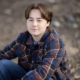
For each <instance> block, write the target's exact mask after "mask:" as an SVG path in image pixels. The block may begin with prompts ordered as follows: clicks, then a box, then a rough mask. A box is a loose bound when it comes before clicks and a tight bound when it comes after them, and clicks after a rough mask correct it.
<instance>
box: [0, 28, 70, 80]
mask: <svg viewBox="0 0 80 80" xmlns="http://www.w3.org/2000/svg"><path fill="white" fill-rule="evenodd" d="M15 57H18V64H19V65H20V66H22V67H23V68H24V69H25V70H26V71H27V72H29V71H31V70H32V71H31V72H30V73H29V74H28V75H24V76H23V77H22V79H21V80H49V79H50V78H53V80H71V76H70V68H69V61H68V56H67V53H66V50H65V45H64V42H63V41H62V39H61V38H60V37H59V35H58V34H57V32H56V31H55V30H54V29H50V30H46V31H45V33H44V35H43V36H42V38H41V40H40V41H39V42H38V44H37V45H36V46H35V48H34V46H33V39H32V36H31V35H30V34H29V32H28V31H25V32H22V33H20V35H19V36H18V38H17V39H16V40H14V41H13V42H12V43H11V44H9V45H7V46H6V47H5V48H4V49H3V50H0V59H12V58H15Z"/></svg>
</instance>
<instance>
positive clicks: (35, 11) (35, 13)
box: [29, 9, 42, 18]
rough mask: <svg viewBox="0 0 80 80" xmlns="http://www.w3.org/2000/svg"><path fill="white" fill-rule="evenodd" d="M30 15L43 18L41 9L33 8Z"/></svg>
mask: <svg viewBox="0 0 80 80" xmlns="http://www.w3.org/2000/svg"><path fill="white" fill-rule="evenodd" d="M29 17H32V18H37V17H38V18H42V16H41V12H40V10H39V9H32V10H31V11H30V14H29Z"/></svg>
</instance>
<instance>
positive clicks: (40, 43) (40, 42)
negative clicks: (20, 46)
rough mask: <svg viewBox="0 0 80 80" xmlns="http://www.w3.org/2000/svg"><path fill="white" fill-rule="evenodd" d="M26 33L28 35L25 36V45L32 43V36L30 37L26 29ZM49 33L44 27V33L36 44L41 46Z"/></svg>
mask: <svg viewBox="0 0 80 80" xmlns="http://www.w3.org/2000/svg"><path fill="white" fill-rule="evenodd" d="M27 33H28V37H27V41H26V44H27V45H32V44H33V38H32V36H31V34H30V33H29V32H28V31H27ZM49 35H50V30H49V29H46V31H45V33H44V35H43V36H42V38H41V39H40V41H39V42H38V45H39V46H43V44H44V42H45V40H46V39H47V38H48V36H49Z"/></svg>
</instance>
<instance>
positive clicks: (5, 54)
mask: <svg viewBox="0 0 80 80" xmlns="http://www.w3.org/2000/svg"><path fill="white" fill-rule="evenodd" d="M20 36H21V35H20V34H19V36H18V38H17V39H16V40H14V41H12V43H10V44H9V45H7V46H6V47H5V48H4V49H3V50H0V60H1V59H13V58H15V57H16V56H17V55H16V54H15V53H16V50H17V48H18V42H19V40H20Z"/></svg>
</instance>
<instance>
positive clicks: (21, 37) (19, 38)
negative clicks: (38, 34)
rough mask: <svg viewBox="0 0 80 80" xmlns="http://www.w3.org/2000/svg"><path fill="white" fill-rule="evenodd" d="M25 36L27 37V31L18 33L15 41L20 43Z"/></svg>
mask: <svg viewBox="0 0 80 80" xmlns="http://www.w3.org/2000/svg"><path fill="white" fill-rule="evenodd" d="M27 35H28V31H24V32H21V33H19V35H18V38H17V41H18V42H21V41H23V40H25V39H26V36H27Z"/></svg>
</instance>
